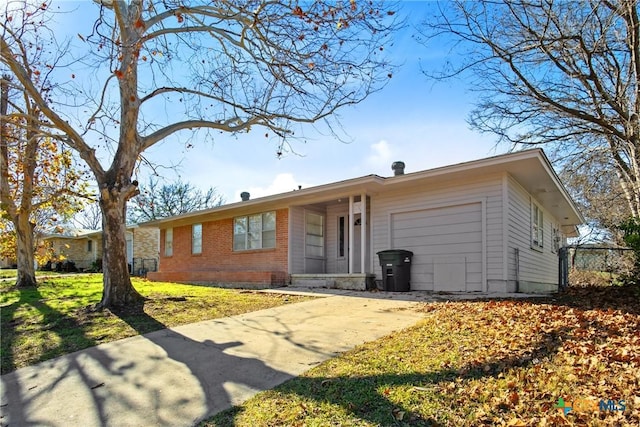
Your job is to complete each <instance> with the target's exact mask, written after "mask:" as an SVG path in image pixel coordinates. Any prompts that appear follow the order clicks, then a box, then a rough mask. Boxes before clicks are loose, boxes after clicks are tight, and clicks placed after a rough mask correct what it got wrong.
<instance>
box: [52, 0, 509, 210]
mask: <svg viewBox="0 0 640 427" xmlns="http://www.w3.org/2000/svg"><path fill="white" fill-rule="evenodd" d="M65 5H66V6H69V5H74V6H78V9H76V11H75V12H73V14H71V15H69V16H67V17H66V19H68V20H70V21H72V22H73V21H75V22H78V21H79V20H82V21H80V22H93V19H94V17H93V16H91V17H87V19H84V18H85V17H84V16H82V15H84V13H83V12H84V11H86V10H88V11H95V8H94V7H93V5H88V4H87V3H86V2H80V1H68V0H67V1H65ZM431 6H433V4H432V3H431V4H430V2H426V1H411V2H403V10H402V11H401V15H404V16H410V17H411V19H410V20H409V22H408V26H407V28H406V29H405V30H404V31H403V32H401V33H398V34H397V35H396V42H395V44H394V45H393V46H388V47H387V48H386V50H387V52H388V53H390V54H392V55H393V57H394V60H395V62H397V63H399V64H401V66H400V68H399V69H398V70H397V72H396V73H395V74H394V76H393V78H392V79H391V81H390V82H389V84H388V85H387V86H386V87H385V88H384V89H383V90H382V91H380V92H378V93H375V94H373V95H371V96H370V97H369V98H367V99H366V100H365V101H364V102H362V103H360V104H358V105H356V106H353V107H349V108H345V109H342V110H340V111H339V116H340V123H341V124H342V127H343V130H344V134H345V137H344V139H348V141H349V142H348V143H345V142H343V141H338V140H336V138H335V137H333V136H331V135H329V134H328V133H326V132H322V129H318V128H317V127H314V126H307V127H305V128H303V129H302V132H303V134H304V137H305V140H306V143H303V142H299V141H293V142H292V146H291V148H292V150H293V151H294V152H295V154H294V153H286V154H285V155H284V156H283V157H281V158H277V156H276V151H277V141H273V140H271V141H270V140H268V139H266V138H265V137H264V133H265V131H264V130H263V129H256V130H255V131H252V132H251V133H249V134H243V135H240V136H230V135H222V136H218V137H216V139H215V140H214V141H211V140H210V139H206V140H205V138H202V139H203V140H196V141H191V142H192V143H193V144H194V146H193V148H189V149H187V148H186V147H185V141H186V140H187V138H186V135H182V136H181V137H172V138H169V139H167V140H166V141H164V142H162V143H160V144H158V145H157V146H154V147H152V148H151V149H150V150H148V151H147V152H146V153H145V156H146V157H147V158H148V159H149V160H151V161H152V162H154V163H157V164H160V165H170V164H176V163H178V167H177V168H175V169H165V168H160V169H158V171H159V172H160V174H161V175H162V176H163V178H164V179H165V180H166V181H167V182H171V181H173V180H175V179H178V177H179V178H181V179H182V180H183V181H187V182H190V183H191V184H193V185H194V186H197V187H200V188H203V189H206V188H209V187H216V189H217V191H218V193H220V194H221V195H223V196H224V198H225V199H226V201H227V202H234V201H239V200H240V193H241V192H242V191H249V192H250V193H251V197H252V198H256V197H260V196H266V195H269V194H275V193H279V192H284V191H290V190H293V189H295V188H297V187H298V186H299V185H300V186H302V187H304V188H306V187H310V186H313V185H320V184H326V183H329V182H334V181H339V180H343V179H348V178H354V177H358V176H362V175H368V174H378V175H381V176H390V175H391V174H392V171H391V163H392V162H393V161H396V160H402V161H404V162H405V163H406V172H414V171H419V170H424V169H428V168H433V167H437V166H443V165H447V164H452V163H458V162H463V161H468V160H474V159H478V158H482V157H486V156H490V155H495V154H500V153H502V152H504V150H505V147H498V148H496V147H495V138H494V137H492V136H491V135H480V134H478V133H475V132H473V131H471V130H470V129H469V128H468V125H467V123H466V121H465V119H466V117H467V114H468V112H469V110H470V109H471V107H472V103H473V100H474V96H473V94H472V93H470V92H469V88H468V87H467V85H466V84H465V82H464V81H463V80H452V81H449V82H444V83H443V82H439V83H436V82H433V81H430V80H429V79H428V78H427V77H426V76H424V74H423V73H422V72H421V66H422V67H426V68H437V67H439V66H440V64H442V63H443V62H444V61H445V60H446V59H447V54H448V51H446V50H444V49H437V48H434V47H431V48H426V47H424V46H423V45H421V44H419V43H417V42H416V41H415V39H414V37H413V36H414V35H415V34H416V29H415V24H417V23H419V22H420V21H421V20H422V19H423V17H426V16H428V13H429V9H430V7H431ZM89 18H90V19H89ZM73 31H77V29H75V28H74V29H73ZM89 31H90V30H89ZM148 173H149V171H148V170H144V169H143V170H142V171H141V173H140V175H139V176H138V177H137V178H138V179H139V180H140V181H141V182H142V183H143V184H144V183H145V182H146V181H147V180H148Z"/></svg>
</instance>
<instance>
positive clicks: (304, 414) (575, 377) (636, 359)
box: [201, 287, 640, 427]
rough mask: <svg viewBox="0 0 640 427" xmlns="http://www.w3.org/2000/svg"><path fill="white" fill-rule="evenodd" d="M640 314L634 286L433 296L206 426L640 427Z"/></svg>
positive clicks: (214, 418) (208, 422)
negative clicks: (370, 338)
mask: <svg viewBox="0 0 640 427" xmlns="http://www.w3.org/2000/svg"><path fill="white" fill-rule="evenodd" d="M636 292H637V291H636ZM639 314H640V299H639V298H638V295H637V294H636V293H633V291H632V290H631V289H630V288H624V287H609V288H577V289H570V290H569V291H568V293H566V294H564V295H560V296H558V297H556V298H549V299H544V300H527V301H520V300H503V301H466V302H446V303H444V302H442V303H429V304H425V306H424V315H425V318H424V320H423V321H421V322H420V323H419V324H418V325H416V326H414V327H412V328H409V329H407V330H404V331H401V332H397V333H394V334H392V335H389V336H387V337H384V338H382V339H380V340H377V341H375V342H371V343H367V344H364V345H362V346H359V347H357V348H356V349H354V350H353V351H350V352H347V353H345V354H343V355H342V356H340V357H338V358H335V359H332V360H330V361H327V362H325V363H323V364H322V365H319V366H318V367H316V368H314V369H311V370H310V371H308V372H306V373H305V374H304V375H302V376H300V377H298V378H295V379H292V380H290V381H288V382H286V383H284V384H282V385H281V386H279V387H277V388H275V389H273V390H269V391H266V392H263V393H260V394H258V395H257V396H255V397H254V398H253V399H250V400H249V401H247V402H246V403H245V404H243V405H242V406H238V407H234V408H231V409H230V410H228V411H225V412H222V413H220V414H218V415H217V416H215V417H213V418H211V419H209V420H208V421H206V422H203V423H202V424H201V425H202V426H208V427H211V426H281V425H287V426H333V425H340V426H379V425H384V426H394V425H398V426H404V425H411V426H464V425H510V426H545V425H546V426H557V425H581V426H582V425H587V426H601V425H608V426H627V425H628V426H632V425H634V426H635V425H640V397H639V396H640V335H638V331H640V319H639ZM560 398H562V399H563V400H564V402H565V404H564V406H566V407H569V406H571V407H573V409H572V410H571V411H569V412H568V413H567V414H565V413H564V410H563V408H558V407H557V406H563V405H562V403H561V402H559V400H558V399H560ZM601 399H604V400H605V402H606V403H607V404H609V400H611V401H612V402H615V404H616V405H618V406H617V409H621V408H622V406H620V400H624V406H625V409H624V410H600V409H599V407H598V404H599V402H600V400H601ZM594 405H595V406H594ZM607 408H608V409H615V407H613V406H608V407H607Z"/></svg>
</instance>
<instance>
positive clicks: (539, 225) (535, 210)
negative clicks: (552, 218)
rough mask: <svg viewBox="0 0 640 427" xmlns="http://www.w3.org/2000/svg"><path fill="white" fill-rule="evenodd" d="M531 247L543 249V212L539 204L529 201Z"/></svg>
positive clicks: (538, 249)
mask: <svg viewBox="0 0 640 427" xmlns="http://www.w3.org/2000/svg"><path fill="white" fill-rule="evenodd" d="M531 249H534V250H537V251H542V250H543V249H544V212H543V210H542V208H541V207H540V205H539V204H538V203H536V202H535V201H533V200H532V201H531Z"/></svg>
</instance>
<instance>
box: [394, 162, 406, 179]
mask: <svg viewBox="0 0 640 427" xmlns="http://www.w3.org/2000/svg"><path fill="white" fill-rule="evenodd" d="M391 169H393V174H394V175H395V176H398V175H404V162H393V164H392V165H391Z"/></svg>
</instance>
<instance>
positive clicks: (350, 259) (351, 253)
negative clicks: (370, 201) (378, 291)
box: [349, 196, 355, 274]
mask: <svg viewBox="0 0 640 427" xmlns="http://www.w3.org/2000/svg"><path fill="white" fill-rule="evenodd" d="M354 222H355V220H354V218H353V196H349V274H353V234H354V232H355V227H354Z"/></svg>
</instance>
